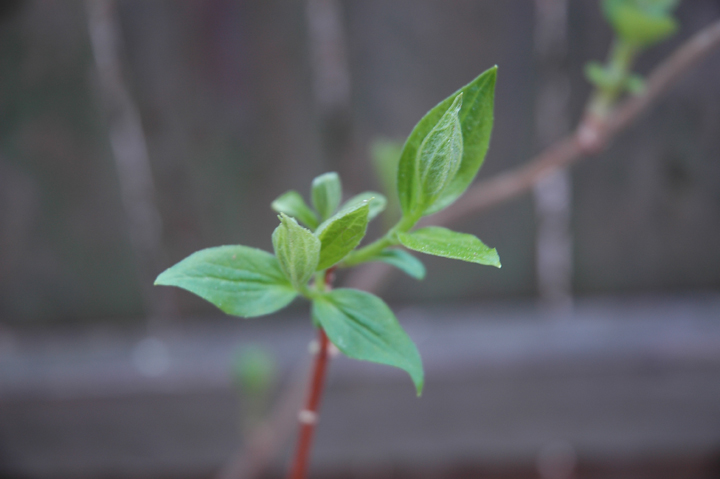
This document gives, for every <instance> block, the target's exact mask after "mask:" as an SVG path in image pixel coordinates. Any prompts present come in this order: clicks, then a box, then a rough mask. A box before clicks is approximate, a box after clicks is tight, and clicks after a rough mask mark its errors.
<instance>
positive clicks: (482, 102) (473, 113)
mask: <svg viewBox="0 0 720 479" xmlns="http://www.w3.org/2000/svg"><path fill="white" fill-rule="evenodd" d="M496 77H497V67H493V68H490V69H489V70H487V71H485V72H484V73H482V74H481V75H480V76H478V77H477V78H475V79H474V80H473V81H471V82H470V83H468V84H467V85H465V86H464V87H462V88H461V89H460V90H458V91H457V92H455V93H453V94H452V95H450V96H449V97H448V98H446V99H445V100H443V101H442V102H440V103H439V104H438V105H437V106H435V108H433V109H432V110H430V111H429V112H428V113H427V114H426V115H425V116H424V117H423V118H422V119H421V120H420V121H419V122H418V124H417V125H416V126H415V128H414V129H413V131H412V133H410V136H409V137H408V139H407V141H406V142H405V146H404V147H403V152H402V155H401V157H400V163H399V165H398V176H397V187H398V195H399V197H400V206H401V208H402V211H403V213H404V214H405V215H409V214H410V211H411V210H412V209H413V199H414V198H413V188H412V184H411V182H412V179H413V178H414V174H415V164H416V163H415V162H416V159H417V154H418V150H419V148H420V145H421V144H422V142H423V140H424V139H425V137H426V136H427V135H428V133H430V131H431V130H432V129H433V127H435V125H436V124H437V123H438V121H439V120H440V118H441V117H442V116H443V114H444V113H445V112H446V111H447V110H448V109H449V108H450V106H451V105H452V103H453V102H454V101H455V98H456V97H457V96H458V95H459V94H460V93H462V94H463V104H462V108H461V109H460V112H459V114H458V118H459V120H460V124H461V125H462V139H463V151H462V161H461V163H460V168H459V169H458V171H457V173H456V174H455V176H454V178H453V179H452V181H451V182H450V184H449V185H448V186H447V187H446V188H445V189H444V190H443V191H442V193H441V194H440V196H439V197H438V198H437V200H436V201H435V203H434V204H433V205H432V206H431V207H430V208H429V209H428V211H426V212H425V214H432V213H437V212H438V211H440V210H442V209H444V208H445V207H447V206H448V205H450V204H452V203H453V202H454V201H455V200H456V199H457V198H458V197H459V196H460V195H462V194H463V193H464V192H465V190H466V189H467V187H468V186H469V185H470V183H471V182H472V180H473V179H474V178H475V175H476V174H477V172H478V170H479V169H480V166H482V163H483V160H484V159H485V153H487V149H488V145H489V144H490V133H491V131H492V126H493V103H494V99H495V80H496Z"/></svg>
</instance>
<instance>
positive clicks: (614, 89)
mask: <svg viewBox="0 0 720 479" xmlns="http://www.w3.org/2000/svg"><path fill="white" fill-rule="evenodd" d="M637 53H638V49H637V47H636V46H635V45H632V44H630V43H628V42H626V41H624V40H622V39H616V40H615V43H614V44H613V46H612V49H611V50H610V55H609V57H608V61H607V67H606V68H607V69H608V72H609V73H610V74H611V75H612V78H613V80H614V81H613V84H612V85H611V86H609V87H606V88H596V89H595V92H593V95H592V98H591V99H590V102H589V104H588V112H589V113H590V114H591V115H594V116H595V117H596V118H598V119H600V120H602V121H603V122H604V121H605V119H607V118H608V117H609V116H610V114H611V113H612V111H613V107H614V106H615V103H616V102H617V99H618V97H620V95H621V94H622V93H623V91H625V85H626V83H627V79H628V75H629V74H630V67H632V64H633V61H634V60H635V56H636V55H637Z"/></svg>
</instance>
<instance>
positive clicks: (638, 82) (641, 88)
mask: <svg viewBox="0 0 720 479" xmlns="http://www.w3.org/2000/svg"><path fill="white" fill-rule="evenodd" d="M625 88H626V89H627V91H628V93H630V94H631V95H642V94H643V93H645V79H644V78H643V77H642V76H641V75H630V76H628V78H627V81H626V82H625Z"/></svg>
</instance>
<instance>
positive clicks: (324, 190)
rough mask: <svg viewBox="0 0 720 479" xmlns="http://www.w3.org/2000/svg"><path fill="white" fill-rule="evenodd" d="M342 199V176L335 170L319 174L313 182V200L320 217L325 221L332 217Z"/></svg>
mask: <svg viewBox="0 0 720 479" xmlns="http://www.w3.org/2000/svg"><path fill="white" fill-rule="evenodd" d="M341 199H342V184H341V183H340V177H339V176H338V174H337V173H335V172H330V173H325V174H323V175H320V176H318V177H317V178H315V179H314V180H313V182H312V202H313V206H315V209H316V210H317V212H318V213H320V219H322V220H323V221H325V220H326V219H328V218H330V217H331V216H332V215H333V213H335V211H337V208H338V206H340V200H341Z"/></svg>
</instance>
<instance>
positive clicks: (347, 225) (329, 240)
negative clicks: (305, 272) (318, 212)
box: [315, 202, 370, 271]
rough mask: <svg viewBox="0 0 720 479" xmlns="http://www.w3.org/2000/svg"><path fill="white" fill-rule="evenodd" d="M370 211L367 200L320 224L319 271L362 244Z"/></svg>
mask: <svg viewBox="0 0 720 479" xmlns="http://www.w3.org/2000/svg"><path fill="white" fill-rule="evenodd" d="M369 211H370V205H369V204H368V203H367V202H365V203H360V204H357V205H356V206H354V207H352V208H345V209H343V210H342V211H338V213H337V214H336V215H334V216H333V217H331V218H329V219H327V220H326V221H325V222H323V223H322V224H321V225H320V226H318V229H317V231H315V235H316V236H317V237H318V238H319V239H320V243H321V246H320V263H319V264H318V266H317V269H318V271H319V270H323V269H327V268H329V267H330V266H332V265H334V264H335V263H337V262H338V261H340V260H341V259H343V258H344V257H345V256H347V254H348V253H349V252H350V251H352V250H353V249H355V247H356V246H357V245H358V244H360V241H362V239H363V237H364V236H365V231H366V230H367V224H368V213H369Z"/></svg>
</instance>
